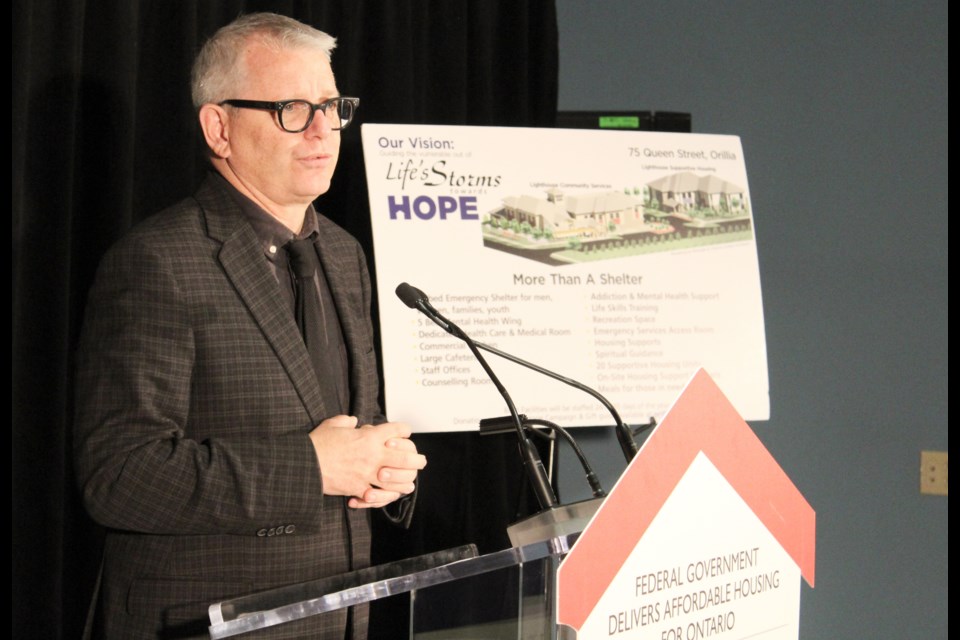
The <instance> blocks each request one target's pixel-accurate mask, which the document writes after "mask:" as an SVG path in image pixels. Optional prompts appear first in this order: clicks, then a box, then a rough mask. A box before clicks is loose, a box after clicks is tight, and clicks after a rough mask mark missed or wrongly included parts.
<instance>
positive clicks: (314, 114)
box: [75, 14, 426, 640]
mask: <svg viewBox="0 0 960 640" xmlns="http://www.w3.org/2000/svg"><path fill="white" fill-rule="evenodd" d="M334 44H335V41H334V39H333V38H332V37H330V36H329V35H327V34H325V33H323V32H320V31H317V30H316V29H313V28H312V27H309V26H307V25H304V24H301V23H299V22H297V21H295V20H292V19H289V18H285V17H282V16H277V15H273V14H251V15H247V16H244V17H241V18H239V19H238V20H236V21H234V22H233V23H231V24H229V25H227V26H226V27H224V28H222V29H220V30H219V31H218V32H217V33H216V34H215V35H214V36H213V37H212V38H211V39H210V40H209V41H208V42H207V43H206V44H205V45H204V47H203V49H202V50H201V52H200V54H199V55H198V57H197V60H196V62H195V64H194V69H193V78H192V83H193V84H192V91H193V99H194V104H195V107H196V108H197V113H198V116H199V122H200V128H201V130H202V133H203V136H204V140H205V142H206V144H207V146H208V148H209V158H210V162H211V166H212V171H211V172H210V174H209V176H208V177H207V178H206V179H205V180H204V182H203V184H202V185H201V186H200V188H199V189H198V190H197V192H196V193H195V194H194V195H193V196H192V197H190V198H187V199H186V200H183V201H182V202H180V203H179V204H177V205H175V206H173V207H171V208H169V209H167V210H165V211H163V212H161V213H159V214H158V215H156V216H154V217H152V218H150V219H148V220H147V221H145V222H144V223H142V224H140V225H139V226H137V227H136V228H135V229H134V230H133V231H132V232H131V233H130V234H128V235H127V237H125V238H124V239H123V240H121V241H120V242H119V243H118V244H117V245H116V246H115V247H113V248H112V249H111V250H110V251H109V252H108V254H107V255H106V256H105V258H104V259H103V261H102V263H101V266H100V269H99V271H98V275H97V278H96V282H95V284H94V286H93V288H92V290H91V293H90V298H89V303H88V308H87V316H86V319H85V324H84V329H83V335H82V339H81V345H80V350H79V353H78V360H77V362H78V365H77V366H78V368H77V378H76V379H77V389H76V392H77V395H76V399H77V402H76V404H77V416H76V421H75V424H76V434H75V435H76V438H75V441H76V467H77V473H78V481H79V483H80V487H81V489H82V492H83V498H84V501H85V505H86V507H87V509H88V511H89V513H90V514H91V515H92V517H93V518H94V519H95V520H96V521H97V522H99V523H100V524H102V525H103V526H104V527H106V530H107V532H106V540H105V550H104V558H103V567H102V581H101V587H100V589H99V594H98V596H97V598H98V600H97V611H98V614H97V616H96V624H95V630H96V632H97V634H98V635H101V636H104V637H111V638H154V637H164V638H170V637H193V636H197V637H205V636H206V635H207V629H206V625H207V618H206V612H207V607H208V605H210V604H211V603H214V602H218V601H221V600H224V599H228V598H231V597H236V596H239V595H242V594H245V593H250V592H254V591H258V590H263V589H269V588H272V587H276V586H279V585H284V584H290V583H295V582H301V581H306V580H314V579H318V578H322V577H325V576H329V575H334V574H338V573H342V572H346V571H350V570H353V569H357V568H361V567H364V566H367V564H368V563H369V546H370V526H369V514H370V513H371V511H372V510H373V509H379V510H382V511H383V512H384V513H386V514H387V516H388V517H389V518H390V519H392V520H393V521H395V522H397V523H400V524H405V523H409V518H410V515H411V511H412V505H413V499H412V498H413V495H414V491H415V480H416V476H417V473H418V471H419V470H420V469H422V468H423V467H424V465H425V464H426V459H425V458H424V457H423V456H422V455H420V454H419V453H418V452H417V450H416V447H415V445H414V444H413V443H412V441H411V440H410V439H409V436H410V433H411V430H410V427H409V426H407V425H405V424H400V423H387V422H384V417H383V415H382V412H381V409H380V407H379V405H378V400H377V397H378V389H379V380H378V376H377V369H376V361H375V352H374V342H373V331H372V325H371V318H370V303H371V298H370V296H371V292H370V281H369V275H368V273H367V269H366V260H365V258H364V256H363V252H362V250H361V248H360V246H359V245H358V243H357V242H356V241H355V240H354V239H353V238H352V237H350V236H349V235H348V234H347V233H346V232H344V231H343V230H342V229H340V228H339V227H337V226H336V225H334V224H333V223H332V222H331V221H330V220H328V219H327V218H325V217H324V216H322V215H320V214H319V213H317V212H316V211H315V210H314V208H313V204H312V203H313V201H314V199H316V198H317V197H318V196H320V195H321V194H323V193H325V192H326V191H327V189H328V188H329V186H330V180H331V179H332V176H333V172H334V168H335V167H336V164H337V158H338V154H339V145H340V135H341V133H340V132H341V131H342V130H343V129H345V128H346V127H347V126H348V125H349V124H350V121H351V118H352V116H353V112H354V109H355V108H356V106H357V103H358V100H357V99H355V98H348V97H344V96H342V95H341V94H340V92H339V90H338V87H337V85H336V82H335V78H334V75H333V71H332V69H331V66H330V54H331V51H332V50H333V47H334ZM158 133H161V135H162V132H158ZM294 243H296V247H298V248H297V249H296V250H295V249H294V247H293V244H294ZM288 245H290V247H289V248H288ZM304 247H305V249H304ZM366 622H367V613H366V610H365V608H362V607H358V608H356V610H353V611H351V612H349V613H348V611H346V610H344V611H337V612H332V613H329V614H324V615H321V616H316V617H313V618H308V619H305V620H301V621H298V622H296V623H293V624H291V625H285V626H283V627H280V628H277V629H275V630H274V633H277V634H281V635H283V637H300V636H309V637H311V638H337V639H338V640H342V639H343V638H345V637H346V638H354V639H360V638H363V637H365V635H366ZM258 637H261V636H258Z"/></svg>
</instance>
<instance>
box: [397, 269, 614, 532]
mask: <svg viewBox="0 0 960 640" xmlns="http://www.w3.org/2000/svg"><path fill="white" fill-rule="evenodd" d="M396 294H397V297H399V298H400V300H401V301H403V303H404V304H406V305H407V306H408V307H410V308H411V309H417V310H419V311H420V312H421V313H423V314H424V315H425V316H427V317H428V318H430V319H431V320H432V321H433V322H434V323H436V324H437V325H438V326H439V327H440V328H442V329H443V330H444V331H446V332H447V333H449V334H451V335H453V336H454V337H456V338H459V339H460V340H462V341H463V342H464V343H466V345H467V347H469V348H470V351H471V352H472V353H473V355H474V356H475V357H476V358H477V360H478V361H479V362H480V364H481V366H482V367H483V369H484V371H486V372H487V375H488V376H489V377H490V380H491V381H492V382H493V383H494V385H495V386H496V387H497V391H499V392H500V395H501V396H502V397H503V399H504V400H505V401H506V403H507V406H508V408H509V410H510V417H511V418H512V421H513V424H514V427H515V429H516V431H517V438H518V439H519V441H520V453H521V456H522V457H523V459H524V467H525V468H526V471H527V473H528V475H529V477H530V480H531V484H532V485H533V488H534V491H536V492H537V498H538V500H539V501H540V506H541V507H542V510H541V511H540V512H539V513H536V514H534V515H532V516H529V517H527V518H525V519H523V520H521V521H519V522H516V523H514V524H512V525H510V526H509V527H507V536H508V537H509V538H510V543H511V544H512V545H513V546H515V547H519V546H523V545H526V544H532V543H534V542H539V541H542V540H549V539H552V538H557V537H559V536H562V535H566V534H573V533H579V532H581V531H583V529H584V527H586V525H587V523H588V522H589V521H590V519H591V518H592V517H593V514H594V513H596V511H597V509H598V508H599V507H600V504H601V503H602V502H603V500H604V499H605V497H595V498H593V499H591V500H584V501H581V502H576V503H574V504H570V505H558V504H557V499H556V495H555V494H554V493H553V489H552V487H551V486H550V483H549V481H548V479H547V474H546V471H545V470H544V468H543V462H542V461H541V460H540V457H539V454H538V453H537V451H536V448H535V447H534V445H533V443H532V442H531V441H530V439H529V438H527V436H526V434H525V432H524V429H523V422H522V421H521V419H520V415H519V414H518V413H517V409H516V407H515V405H514V404H513V400H512V399H511V398H510V394H509V393H507V390H506V389H505V388H504V387H503V385H502V384H501V383H500V380H499V379H498V378H497V376H496V375H495V374H494V373H493V370H492V369H491V368H490V366H489V365H488V364H487V361H486V359H485V358H484V357H483V355H482V354H481V353H480V349H479V346H480V345H479V343H475V342H474V341H473V340H472V339H471V338H470V337H469V336H468V335H467V334H466V333H464V331H463V330H462V329H460V327H458V326H457V325H455V324H454V323H453V322H451V321H450V320H448V319H447V318H445V317H443V315H442V314H441V313H440V312H439V311H437V310H436V309H434V308H433V305H431V304H430V301H429V299H428V298H427V296H426V294H424V293H423V292H422V291H420V290H419V289H417V288H415V287H413V286H411V285H409V284H407V283H406V282H404V283H401V284H400V285H399V286H398V287H397V289H396ZM484 346H486V345H484ZM488 349H492V347H489V348H488ZM491 353H496V352H495V351H491ZM497 355H500V354H499V353H497ZM510 359H512V358H510ZM517 361H518V362H519V363H521V364H528V363H523V362H522V361H519V359H517ZM531 366H535V365H531ZM538 369H539V367H538ZM543 372H544V373H545V374H547V375H549V376H551V377H554V378H557V377H558V376H557V374H553V373H551V372H548V371H546V370H545V369H544V370H543ZM563 380H567V379H563ZM568 384H572V386H575V387H577V388H581V386H582V385H579V384H578V383H575V382H573V381H570V382H568ZM591 395H594V396H595V397H596V396H597V395H599V394H597V393H596V392H593V393H591ZM603 402H604V404H605V406H607V407H608V408H609V409H611V410H612V409H613V407H612V406H610V404H609V402H606V400H603ZM614 413H616V412H615V411H614ZM617 420H618V421H619V424H623V421H622V420H619V415H618V416H617ZM624 429H626V427H625V426H624ZM626 433H628V434H629V433H630V432H629V430H628V429H627V430H626ZM630 440H631V441H632V437H631V438H630Z"/></svg>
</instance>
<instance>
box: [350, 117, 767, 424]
mask: <svg viewBox="0 0 960 640" xmlns="http://www.w3.org/2000/svg"><path fill="white" fill-rule="evenodd" d="M362 138H363V152H364V162H365V165H366V173H367V183H368V190H369V196H370V211H371V218H372V220H371V226H372V232H373V241H374V260H375V267H376V274H377V284H378V291H379V299H378V303H379V312H380V329H381V346H382V355H383V364H384V384H385V394H386V395H385V405H386V406H385V409H386V412H387V415H388V416H389V419H390V420H393V421H403V422H408V423H410V424H411V425H413V426H414V429H415V430H419V431H459V430H471V429H476V428H477V426H478V423H479V421H480V419H482V418H489V417H495V416H503V415H507V414H508V411H507V406H506V403H505V402H504V400H503V399H502V397H501V396H500V394H499V393H498V392H497V390H496V388H495V387H494V386H493V384H491V383H490V381H489V379H488V377H487V375H486V374H485V372H484V371H483V369H482V367H481V366H480V365H479V364H478V363H477V362H476V360H475V358H474V357H473V355H472V354H471V353H470V351H469V349H468V348H467V346H466V345H465V344H463V343H462V342H460V341H459V340H458V339H456V338H455V337H453V336H451V335H449V334H448V333H446V332H445V331H443V330H442V329H440V328H439V327H438V326H436V325H435V324H433V323H432V322H431V321H430V320H429V319H427V318H426V317H425V316H423V315H421V314H420V313H419V312H418V311H416V310H413V309H410V308H408V307H407V306H405V305H404V304H403V303H402V302H401V301H400V300H399V299H398V298H397V296H396V295H395V293H394V291H395V289H396V287H397V285H399V284H400V283H402V282H406V283H409V284H411V285H413V286H414V287H417V288H418V289H420V290H422V291H423V292H424V293H425V294H427V296H429V299H430V301H431V303H432V304H433V306H434V307H436V309H437V310H438V311H440V313H442V314H443V315H444V316H446V317H447V318H449V319H450V320H452V321H453V322H454V323H456V324H457V325H458V326H459V327H460V328H461V329H463V331H464V332H465V333H467V334H468V335H469V336H470V337H471V338H472V339H473V340H475V341H477V342H480V343H483V344H487V345H491V346H493V347H496V348H498V349H501V350H503V351H505V352H508V353H510V354H513V355H515V356H517V357H520V358H522V359H524V360H527V361H530V362H533V363H534V364H537V365H539V366H541V367H544V368H546V369H549V370H552V371H555V372H556V373H558V374H560V375H563V376H567V377H569V378H573V379H575V380H577V381H579V382H581V383H583V384H586V385H587V386H590V387H593V388H594V389H596V390H598V391H599V392H600V393H601V394H603V395H604V396H605V397H606V398H607V399H608V400H610V402H611V403H612V404H613V405H614V407H616V409H617V411H618V412H619V413H620V415H621V417H622V418H623V419H624V421H626V422H627V423H628V424H639V423H645V422H647V421H648V420H649V418H650V417H655V418H657V419H658V420H659V418H660V417H661V415H662V414H663V412H664V411H665V410H666V409H667V408H668V407H669V405H670V404H671V403H672V401H673V400H674V399H675V398H676V396H677V394H678V393H679V392H680V391H681V390H682V389H683V386H684V385H685V383H686V382H687V380H688V379H689V378H690V376H691V374H692V373H693V372H694V371H696V370H697V369H698V368H700V367H703V368H705V369H707V370H709V371H710V372H711V375H712V376H713V377H714V379H715V381H716V382H717V384H718V386H720V388H721V389H722V390H723V392H724V394H725V395H726V396H727V397H728V398H729V399H730V401H731V402H732V403H733V405H734V406H735V407H736V409H737V410H738V412H739V413H740V414H741V415H742V416H743V417H744V419H746V420H766V419H768V418H769V393H768V381H767V362H766V342H765V337H764V327H763V311H762V301H761V293H760V277H759V267H758V263H757V251H756V245H755V241H754V238H755V235H754V227H753V220H752V207H751V201H750V196H749V189H748V186H747V175H746V169H745V165H744V161H743V151H742V149H741V146H740V140H739V138H737V137H735V136H718V135H699V134H677V133H659V132H634V131H630V132H626V131H582V130H562V129H527V128H504V127H454V126H433V125H431V126H427V125H383V124H364V125H363V127H362ZM731 194H732V195H731ZM651 198H653V200H652V201H651ZM723 198H726V200H725V202H724V203H723V204H719V203H720V201H721V199H723ZM711 204H712V205H713V206H712V209H711V208H710V207H709V206H704V205H711ZM611 211H613V213H610V212H611ZM651 214H652V215H651ZM492 219H494V220H495V222H496V223H498V224H496V225H492V224H491V220H492ZM514 220H516V222H513V221H514ZM523 222H526V225H525V226H521V225H522V223H523ZM541 225H542V227H543V228H545V229H546V228H549V229H550V230H551V234H552V237H551V236H550V235H547V236H546V237H544V235H543V234H542V233H539V232H537V231H535V229H538V228H539V227H540V226H541ZM733 225H735V226H733ZM731 230H732V231H733V232H731ZM724 231H725V232H724ZM571 245H573V246H572V247H571ZM518 246H519V247H520V248H521V249H522V250H526V251H527V253H517V252H516V250H515V247H518ZM531 249H533V251H531ZM569 256H573V259H574V260H584V261H579V262H564V261H565V260H569ZM482 353H483V355H484V357H485V358H486V359H487V361H488V363H489V364H490V366H491V367H492V368H493V370H494V371H495V372H496V374H497V376H498V377H499V378H500V380H501V382H502V383H503V385H504V387H505V388H506V389H507V390H508V391H509V393H510V395H511V397H512V399H513V401H514V403H515V404H516V407H517V410H518V411H519V412H520V413H522V414H525V415H527V416H528V417H530V418H541V419H546V420H551V421H553V422H556V423H558V424H560V425H561V426H565V427H572V426H593V425H610V424H613V420H612V418H611V416H610V414H609V413H608V412H607V411H606V410H605V409H604V407H603V406H602V405H601V404H600V403H599V402H597V401H596V400H595V399H593V398H591V397H590V396H589V395H587V394H585V393H583V392H581V391H578V390H576V389H574V388H572V387H569V386H567V385H565V384H563V383H560V382H557V381H555V380H552V379H550V378H548V377H545V376H543V375H541V374H538V373H536V372H533V371H530V370H528V369H525V368H523V367H520V366H518V365H516V364H514V363H511V362H508V361H506V360H504V359H502V358H499V357H498V356H496V355H493V354H489V353H486V352H482Z"/></svg>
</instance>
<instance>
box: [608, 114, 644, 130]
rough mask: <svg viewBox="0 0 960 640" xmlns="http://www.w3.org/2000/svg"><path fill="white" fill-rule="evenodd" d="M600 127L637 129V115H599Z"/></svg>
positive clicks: (638, 123) (638, 126)
mask: <svg viewBox="0 0 960 640" xmlns="http://www.w3.org/2000/svg"><path fill="white" fill-rule="evenodd" d="M600 128H601V129H639V128H640V118H638V117H637V116H600Z"/></svg>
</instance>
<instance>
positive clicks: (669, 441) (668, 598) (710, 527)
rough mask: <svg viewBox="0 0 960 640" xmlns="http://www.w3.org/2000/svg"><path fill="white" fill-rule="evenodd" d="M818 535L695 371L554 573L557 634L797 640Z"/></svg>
mask: <svg viewBox="0 0 960 640" xmlns="http://www.w3.org/2000/svg"><path fill="white" fill-rule="evenodd" d="M815 530H816V517H815V513H814V511H813V509H812V508H811V507H810V505H809V504H808V503H807V502H806V500H804V498H803V496H802V495H800V493H799V491H797V489H796V487H794V485H793V483H792V482H791V481H790V479H789V478H788V477H787V476H786V474H784V472H783V470H782V469H781V468H780V466H779V465H778V464H777V463H776V461H775V460H774V459H773V458H772V457H771V455H770V453H769V452H768V451H767V450H766V448H765V447H764V446H763V444H761V442H760V440H759V439H758V438H757V437H756V434H754V433H753V431H752V430H751V429H750V427H749V425H747V423H746V422H745V421H744V420H743V419H742V418H741V417H740V415H739V414H738V413H737V411H736V410H735V409H734V408H733V406H732V405H731V404H730V402H729V401H728V400H727V398H726V397H725V396H724V395H723V393H722V392H721V391H720V389H719V388H718V387H717V385H716V383H715V382H714V381H713V379H712V378H710V376H709V375H708V374H707V373H706V372H705V371H704V370H702V369H701V370H699V371H697V372H696V374H694V376H693V378H692V379H691V380H690V382H689V384H688V385H687V387H686V389H685V390H684V392H683V393H682V394H681V395H680V397H679V398H678V399H677V401H676V402H675V403H674V405H673V406H672V407H671V408H670V410H669V411H668V412H667V414H666V416H665V417H664V419H663V420H662V421H661V423H660V424H659V425H658V426H657V427H656V429H655V430H654V432H653V433H651V434H650V437H648V438H647V440H646V442H645V443H644V444H643V447H642V448H641V449H640V452H639V453H638V454H637V455H636V456H635V457H634V459H633V461H632V462H631V463H630V465H629V466H628V467H627V469H626V471H625V472H624V474H623V475H622V476H621V478H620V480H619V481H618V482H617V485H616V486H615V487H614V488H613V490H612V491H611V492H610V495H609V496H608V497H607V499H606V500H605V501H604V502H603V504H602V505H601V507H600V509H599V510H598V511H597V513H596V514H595V516H594V517H593V519H592V520H591V521H590V523H589V524H588V526H587V527H586V529H584V531H583V533H582V534H581V536H580V538H579V539H578V540H577V542H576V544H575V545H574V547H573V548H572V549H571V551H570V553H569V554H568V555H567V557H566V558H565V559H564V561H563V563H562V564H561V565H560V568H559V570H558V573H557V622H558V623H559V624H563V625H567V626H569V627H571V628H573V629H574V630H576V631H577V638H578V639H581V640H582V639H583V638H653V639H656V640H698V639H700V638H717V639H718V640H727V639H730V640H734V639H739V638H751V639H756V638H763V639H764V640H772V639H786V638H789V639H791V640H795V639H796V638H797V637H798V634H799V619H800V586H801V585H800V579H801V576H802V577H803V579H805V580H806V581H807V583H808V584H809V585H810V586H811V587H813V584H814V551H815V541H816V531H815Z"/></svg>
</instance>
